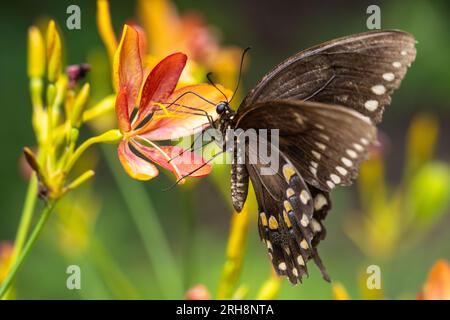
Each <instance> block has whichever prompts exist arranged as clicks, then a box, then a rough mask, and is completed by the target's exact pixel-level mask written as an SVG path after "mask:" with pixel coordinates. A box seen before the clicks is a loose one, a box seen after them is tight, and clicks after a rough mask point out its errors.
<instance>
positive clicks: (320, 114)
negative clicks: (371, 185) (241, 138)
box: [236, 100, 376, 191]
mask: <svg viewBox="0 0 450 320" xmlns="http://www.w3.org/2000/svg"><path fill="white" fill-rule="evenodd" d="M287 118H290V119H291V120H290V121H286V119H287ZM236 125H237V126H238V127H239V128H242V129H248V128H254V129H278V130H279V148H280V150H281V151H282V152H283V153H284V154H285V155H286V156H287V157H288V158H289V160H290V161H291V162H292V163H293V164H294V165H295V167H296V168H297V170H298V171H299V172H300V174H301V175H302V177H303V179H305V181H306V182H307V183H309V184H310V185H312V186H315V187H317V188H319V189H321V190H325V191H330V190H331V189H333V188H334V187H335V186H336V185H349V184H351V183H352V180H353V179H354V178H355V177H356V175H357V170H358V166H359V163H360V162H361V161H362V160H364V159H365V158H366V155H367V151H368V148H369V147H370V146H371V145H373V144H374V143H376V128H375V126H374V125H373V124H372V123H371V121H370V120H369V119H368V118H366V117H364V116H362V115H360V114H359V113H358V112H355V111H353V110H350V109H346V108H341V107H339V106H333V105H326V104H321V103H315V102H308V101H286V100H282V101H272V102H271V101H268V102H264V103H259V104H256V105H255V106H253V107H252V108H250V109H248V110H247V111H246V112H244V113H242V114H241V117H240V118H239V120H238V122H237V124H236Z"/></svg>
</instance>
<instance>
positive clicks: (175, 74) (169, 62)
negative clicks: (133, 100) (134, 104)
mask: <svg viewBox="0 0 450 320" xmlns="http://www.w3.org/2000/svg"><path fill="white" fill-rule="evenodd" d="M186 60H187V57H186V55H185V54H183V53H180V52H177V53H174V54H171V55H169V56H167V57H166V58H164V59H163V60H161V62H159V63H158V64H157V65H156V66H155V67H154V68H153V70H152V71H151V72H150V73H149V75H148V76H147V79H146V80H145V83H144V86H143V87H142V92H141V102H140V104H139V115H138V118H137V121H136V123H140V122H141V120H143V119H144V118H145V117H146V116H147V115H148V114H149V113H150V112H153V111H154V110H155V109H157V107H154V106H153V105H152V104H151V103H152V102H162V101H165V100H166V99H167V98H168V97H169V96H170V94H171V93H172V92H173V90H175V87H176V86H177V83H178V79H180V75H181V72H182V71H183V69H184V66H185V65H186Z"/></svg>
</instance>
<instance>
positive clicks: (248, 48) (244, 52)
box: [228, 47, 252, 103]
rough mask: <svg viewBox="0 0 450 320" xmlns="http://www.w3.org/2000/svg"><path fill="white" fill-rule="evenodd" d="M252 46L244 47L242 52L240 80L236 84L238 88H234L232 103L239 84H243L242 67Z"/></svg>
mask: <svg viewBox="0 0 450 320" xmlns="http://www.w3.org/2000/svg"><path fill="white" fill-rule="evenodd" d="M251 48H252V47H247V48H245V49H244V51H243V52H242V56H241V64H240V65H239V76H238V81H237V84H236V89H234V92H233V95H232V96H231V99H230V101H228V103H230V102H231V101H233V98H234V96H235V95H236V92H237V91H238V89H239V85H240V84H241V76H242V67H243V65H244V58H245V54H246V53H247V52H248V51H249V50H250V49H251Z"/></svg>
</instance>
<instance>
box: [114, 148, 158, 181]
mask: <svg viewBox="0 0 450 320" xmlns="http://www.w3.org/2000/svg"><path fill="white" fill-rule="evenodd" d="M117 152H118V154H119V160H120V163H121V164H122V166H123V168H124V169H125V171H126V173H128V175H129V176H130V177H132V178H134V179H137V180H150V179H152V178H154V177H156V176H157V175H158V169H157V168H156V167H155V166H154V165H153V164H152V163H150V162H148V161H145V160H143V159H142V158H140V157H138V156H137V155H135V154H134V153H133V151H131V150H130V147H129V145H128V142H127V141H122V142H121V143H120V144H119V148H118V150H117Z"/></svg>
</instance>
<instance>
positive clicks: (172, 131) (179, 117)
mask: <svg viewBox="0 0 450 320" xmlns="http://www.w3.org/2000/svg"><path fill="white" fill-rule="evenodd" d="M219 87H220V89H221V90H222V91H223V92H224V93H225V95H226V96H227V97H230V96H231V91H230V90H227V89H225V88H223V87H221V86H219ZM190 91H192V92H195V93H196V94H198V95H199V96H201V97H203V98H205V99H207V100H209V101H211V102H212V103H213V104H211V103H208V102H206V101H205V100H203V99H201V98H199V97H197V96H195V95H194V94H190V93H188V94H186V95H185V96H183V97H182V98H180V99H179V100H177V102H176V103H177V104H180V105H184V106H187V107H189V108H195V109H199V110H192V109H187V108H186V107H178V106H176V105H172V106H171V107H170V108H169V109H168V111H169V112H170V113H171V116H170V115H169V116H166V115H165V114H164V112H163V111H161V110H159V111H156V112H155V114H154V115H153V119H152V120H151V121H150V122H149V123H148V124H147V125H145V126H144V127H142V128H141V129H140V130H139V131H138V133H139V134H140V135H142V136H144V137H145V138H147V139H149V140H155V141H157V140H170V139H178V138H181V137H185V136H190V135H192V134H195V133H196V132H199V131H201V130H202V129H204V128H206V127H208V126H209V122H208V118H207V117H206V116H205V115H204V114H203V113H202V111H205V112H207V113H208V114H209V115H210V116H211V117H212V118H213V120H215V119H217V117H218V115H217V113H216V104H218V103H219V102H220V101H222V100H224V97H223V95H222V94H221V93H220V92H219V91H218V90H217V89H216V88H214V87H213V86H211V85H209V84H197V85H192V86H186V87H183V88H180V89H178V90H176V91H174V92H173V93H172V94H171V95H170V97H169V98H168V99H167V101H168V102H173V101H175V100H176V99H177V98H179V97H180V96H181V95H182V94H184V93H186V92H190Z"/></svg>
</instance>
